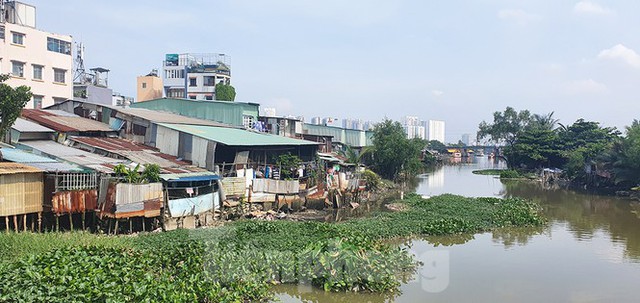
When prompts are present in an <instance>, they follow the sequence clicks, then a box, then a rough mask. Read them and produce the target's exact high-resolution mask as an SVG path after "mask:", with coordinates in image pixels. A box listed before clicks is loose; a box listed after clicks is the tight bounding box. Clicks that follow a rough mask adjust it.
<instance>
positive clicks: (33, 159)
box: [0, 148, 89, 172]
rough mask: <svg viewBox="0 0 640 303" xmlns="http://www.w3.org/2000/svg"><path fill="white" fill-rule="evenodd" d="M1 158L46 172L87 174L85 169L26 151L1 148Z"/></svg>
mask: <svg viewBox="0 0 640 303" xmlns="http://www.w3.org/2000/svg"><path fill="white" fill-rule="evenodd" d="M0 152H2V157H3V158H4V160H7V161H11V162H16V163H22V164H28V165H30V166H33V167H36V168H39V169H41V170H43V171H46V172H87V171H89V170H88V169H86V168H82V167H80V166H78V165H75V164H72V163H68V162H61V161H58V160H55V159H52V158H49V157H45V156H41V155H36V154H33V153H30V152H28V151H25V150H22V149H17V148H2V149H0Z"/></svg>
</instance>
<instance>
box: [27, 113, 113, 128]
mask: <svg viewBox="0 0 640 303" xmlns="http://www.w3.org/2000/svg"><path fill="white" fill-rule="evenodd" d="M22 116H23V117H25V118H27V119H29V120H32V121H34V122H37V123H38V124H40V125H43V126H45V127H48V128H51V129H53V130H55V131H58V132H65V133H66V132H112V131H113V129H111V128H110V127H109V125H108V124H105V123H102V122H98V121H95V120H91V119H86V118H82V117H73V116H68V115H65V116H60V115H56V114H55V113H53V112H48V111H44V110H40V109H23V110H22Z"/></svg>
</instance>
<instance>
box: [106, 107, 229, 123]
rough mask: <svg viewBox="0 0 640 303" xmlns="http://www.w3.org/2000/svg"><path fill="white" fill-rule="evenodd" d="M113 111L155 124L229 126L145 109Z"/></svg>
mask: <svg viewBox="0 0 640 303" xmlns="http://www.w3.org/2000/svg"><path fill="white" fill-rule="evenodd" d="M112 109H113V110H115V111H118V112H120V113H123V114H125V115H129V116H135V117H138V118H142V119H145V120H149V121H151V122H155V123H174V124H192V125H209V126H221V127H225V126H226V127H228V126H229V125H226V124H223V123H219V122H215V121H209V120H202V119H196V118H191V117H187V116H181V115H178V114H173V113H169V112H163V111H158V110H150V109H146V108H122V107H114V108H112Z"/></svg>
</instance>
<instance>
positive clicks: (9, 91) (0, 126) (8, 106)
mask: <svg viewBox="0 0 640 303" xmlns="http://www.w3.org/2000/svg"><path fill="white" fill-rule="evenodd" d="M7 79H9V75H0V141H1V140H3V139H4V135H5V134H6V133H7V131H8V130H9V128H11V125H13V123H14V122H15V121H16V119H17V118H18V117H20V111H21V110H22V108H24V106H25V105H26V104H27V102H29V100H31V88H30V87H28V86H24V85H21V86H18V87H16V88H12V87H11V86H9V85H8V84H6V83H4V82H5V81H6V80H7Z"/></svg>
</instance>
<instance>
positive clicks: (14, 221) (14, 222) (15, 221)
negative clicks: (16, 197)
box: [13, 215, 20, 232]
mask: <svg viewBox="0 0 640 303" xmlns="http://www.w3.org/2000/svg"><path fill="white" fill-rule="evenodd" d="M13 230H15V231H16V232H18V231H19V230H20V229H19V226H18V216H17V215H14V216H13Z"/></svg>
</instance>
